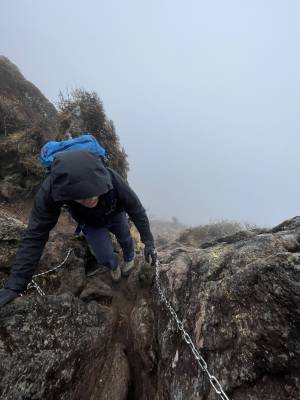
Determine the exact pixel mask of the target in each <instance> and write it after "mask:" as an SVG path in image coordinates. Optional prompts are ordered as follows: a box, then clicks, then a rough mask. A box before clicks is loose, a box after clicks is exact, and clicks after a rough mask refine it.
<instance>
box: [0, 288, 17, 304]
mask: <svg viewBox="0 0 300 400" xmlns="http://www.w3.org/2000/svg"><path fill="white" fill-rule="evenodd" d="M16 297H18V293H17V292H15V291H14V290H11V289H0V307H1V306H4V304H6V303H9V302H10V301H12V300H13V299H15V298H16Z"/></svg>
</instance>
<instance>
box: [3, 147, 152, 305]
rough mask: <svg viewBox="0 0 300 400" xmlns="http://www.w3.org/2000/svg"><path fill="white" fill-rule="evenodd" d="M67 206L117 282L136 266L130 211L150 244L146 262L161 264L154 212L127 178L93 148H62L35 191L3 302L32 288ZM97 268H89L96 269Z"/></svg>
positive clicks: (91, 246) (94, 250)
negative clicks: (118, 251) (119, 253)
mask: <svg viewBox="0 0 300 400" xmlns="http://www.w3.org/2000/svg"><path fill="white" fill-rule="evenodd" d="M63 206H64V207H65V206H66V207H67V208H68V210H69V211H70V213H71V215H72V217H73V218H74V219H75V221H77V223H78V228H77V231H82V233H83V234H84V236H85V238H86V240H87V242H88V244H89V246H90V248H91V250H92V252H93V254H94V255H95V257H96V259H97V262H98V264H99V265H105V266H107V267H108V268H109V269H110V274H111V277H112V280H113V281H114V282H118V281H119V280H120V279H121V276H122V275H123V276H127V275H128V274H129V273H130V272H131V271H132V268H133V267H134V256H135V253H134V243H133V239H132V236H131V234H130V228H129V223H128V218H127V215H128V216H129V217H130V218H131V220H132V221H133V223H134V224H135V226H136V227H137V229H138V231H139V233H140V236H141V240H142V242H143V243H144V244H145V249H144V256H145V259H146V261H147V262H151V265H155V263H156V259H157V254H156V249H155V245H154V239H153V236H152V233H151V230H150V226H149V220H148V217H147V215H146V212H145V209H144V207H143V206H142V204H141V202H140V200H139V198H138V196H137V195H136V194H135V193H134V191H133V190H132V189H131V188H130V187H129V185H128V184H127V183H126V182H125V180H124V179H123V178H122V177H121V176H120V175H119V174H118V173H117V172H115V171H114V170H112V169H111V168H108V167H106V166H105V165H104V164H103V162H102V160H101V158H100V157H98V156H97V155H96V154H93V153H92V152H89V151H73V152H62V153H58V154H57V155H56V157H55V159H54V162H53V165H52V167H51V172H50V173H49V174H48V176H47V177H46V178H45V180H44V182H43V183H42V185H41V187H40V189H39V190H38V192H37V194H36V196H35V199H34V204H33V208H32V211H31V215H30V218H29V223H28V227H27V229H26V230H25V234H24V237H23V240H22V242H21V244H20V246H19V248H18V251H17V255H16V260H15V263H14V265H13V267H12V269H11V272H10V275H9V277H8V279H7V281H6V283H5V286H4V288H3V289H0V305H4V304H6V303H8V302H9V301H11V300H13V299H14V298H16V297H17V296H18V295H19V294H20V293H22V292H23V291H24V290H26V288H27V284H28V283H29V282H30V281H31V278H32V276H33V274H34V271H35V269H36V267H37V265H38V262H39V260H40V257H41V255H42V252H43V249H44V247H45V244H46V242H47V240H48V238H49V232H50V230H51V229H52V228H53V227H54V226H55V225H56V223H57V221H58V218H59V215H60V211H61V208H62V207H63ZM110 232H111V233H113V234H114V235H115V236H116V238H117V240H118V242H119V244H120V246H121V248H122V251H123V258H124V263H122V266H120V264H119V260H118V256H117V254H115V252H114V248H113V244H112V241H111V238H110ZM99 265H98V266H99ZM94 272H95V271H89V273H90V274H92V273H94Z"/></svg>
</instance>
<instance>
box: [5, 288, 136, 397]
mask: <svg viewBox="0 0 300 400" xmlns="http://www.w3.org/2000/svg"><path fill="white" fill-rule="evenodd" d="M113 326H114V319H113V318H112V315H111V312H110V310H109V309H107V308H101V307H99V306H98V305H97V304H96V303H89V304H88V305H86V304H84V303H83V302H81V301H80V300H76V299H75V298H74V297H72V296H69V295H62V296H49V297H46V298H41V297H37V296H30V297H26V298H21V299H18V301H16V302H14V303H12V304H9V305H7V306H6V307H4V308H1V309H0V353H1V366H0V369H1V374H0V396H1V398H3V399H4V398H5V399H7V400H19V399H20V400H21V399H25V398H30V399H45V400H48V399H64V400H65V399H74V400H76V399H78V400H79V399H82V398H87V399H96V398H97V399H98V398H102V399H104V398H106V397H103V396H102V395H101V393H102V391H103V390H104V389H103V383H101V382H100V379H101V377H103V376H104V375H108V377H110V376H112V374H115V370H116V366H115V363H116V357H117V356H116V350H115V349H112V350H111V351H110V350H109V349H110V339H111V335H112V330H113ZM119 358H120V357H119ZM91 361H92V364H91ZM110 371H111V372H110ZM104 372H105V374H104ZM119 373H120V375H121V376H122V374H123V375H124V376H125V377H126V379H124V382H123V386H124V387H123V386H122V385H121V383H119V386H122V387H120V388H119V390H118V391H115V396H112V397H110V398H111V399H113V400H121V399H125V398H126V397H125V396H124V393H126V391H127V390H128V384H127V382H128V379H129V378H128V376H129V372H128V366H127V364H126V362H125V361H124V362H123V364H119ZM109 382H110V384H112V383H113V382H112V380H109V379H107V382H106V383H105V384H106V385H107V384H108V383H109ZM106 391H107V390H106Z"/></svg>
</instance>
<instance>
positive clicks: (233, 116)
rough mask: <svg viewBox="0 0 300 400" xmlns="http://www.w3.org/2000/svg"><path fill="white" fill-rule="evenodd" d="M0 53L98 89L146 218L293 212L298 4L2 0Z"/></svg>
mask: <svg viewBox="0 0 300 400" xmlns="http://www.w3.org/2000/svg"><path fill="white" fill-rule="evenodd" d="M0 15H1V25H0V54H3V55H5V56H7V57H8V58H10V59H11V61H13V62H14V63H16V64H17V65H18V66H19V68H20V69H21V71H22V72H23V74H24V75H25V77H26V78H27V79H29V80H31V81H32V82H33V83H35V84H36V85H37V86H38V87H39V88H40V89H41V90H42V92H43V93H44V94H45V95H46V96H47V97H48V98H49V99H50V100H51V101H56V100H57V95H58V92H59V90H64V89H66V88H69V89H72V88H74V87H77V86H79V87H84V88H85V89H87V90H95V91H96V92H97V93H98V94H99V96H100V97H101V99H102V100H103V102H104V106H105V110H106V113H107V115H108V116H109V117H110V118H111V119H113V121H114V123H115V125H116V128H117V132H118V134H119V136H120V140H121V143H122V145H123V146H124V147H125V150H126V152H127V153H128V156H129V162H130V168H131V170H130V174H129V182H130V183H131V186H132V187H133V188H134V189H135V191H136V192H137V193H138V195H139V196H140V198H141V200H142V201H143V203H144V206H145V207H146V208H147V209H149V213H150V214H151V215H152V216H154V217H157V218H158V217H163V218H167V219H169V218H171V217H172V216H176V217H178V218H179V219H180V220H182V222H185V223H187V224H191V225H195V224H199V223H204V222H207V221H210V220H217V219H222V218H224V219H231V220H239V221H249V222H255V223H257V224H259V225H273V224H277V223H279V222H281V221H282V220H283V219H286V218H289V217H292V216H294V215H297V214H299V207H300V202H299V197H300V196H299V195H300V189H299V188H300V186H299V181H300V161H299V145H300V136H299V128H300V120H299V104H300V101H299V100H300V90H299V89H300V73H299V71H300V68H299V67H300V56H299V33H300V24H299V17H300V3H299V1H289V0H287V1H276V0H270V1H268V0H264V1H261V0H251V1H244V0H240V1H237V0H236V1H233V0H226V1H224V0H218V1H209V2H208V1H200V0H195V1H189V0H188V1H184V2H183V1H174V0H172V1H171V0H154V1H153V0H152V1H145V0H130V1H128V0H123V1H122V0H118V1H114V0H110V1H101V0H98V1H96V0H95V1H85V2H83V1H75V0H72V1H69V0H68V1H66V0H60V1H57V0H52V1H51V2H50V1H48V2H46V1H37V0H36V1H28V0H22V1H20V0H18V1H16V0H9V1H6V0H1V2H0Z"/></svg>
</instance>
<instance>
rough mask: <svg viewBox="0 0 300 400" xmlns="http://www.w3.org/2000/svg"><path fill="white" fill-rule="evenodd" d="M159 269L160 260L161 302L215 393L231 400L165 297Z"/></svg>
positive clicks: (158, 280)
mask: <svg viewBox="0 0 300 400" xmlns="http://www.w3.org/2000/svg"><path fill="white" fill-rule="evenodd" d="M159 268H160V262H159V260H157V261H156V264H155V282H156V286H157V290H158V294H159V297H160V300H161V301H162V302H163V303H164V304H165V306H166V307H167V309H168V311H169V312H170V314H171V315H172V316H173V318H174V320H175V322H176V325H177V328H178V330H179V331H180V332H181V335H182V338H183V340H184V341H185V342H186V344H187V345H188V346H189V347H190V350H191V351H192V353H193V355H194V357H195V359H196V361H197V363H198V364H199V366H200V368H201V370H202V371H203V372H205V373H206V374H207V377H208V379H209V382H210V384H211V386H212V388H213V389H214V390H215V392H216V393H217V394H218V395H219V396H220V398H221V399H222V400H229V397H228V396H227V395H226V394H225V392H224V390H223V389H222V386H221V384H220V382H219V381H218V379H217V378H216V377H215V376H214V375H212V374H211V373H210V372H209V370H208V367H207V363H206V361H205V360H204V358H203V357H202V356H201V354H200V353H199V351H198V350H197V348H196V346H195V345H194V343H193V340H192V338H191V336H190V335H189V334H188V332H187V331H186V330H185V328H184V325H183V322H182V321H181V320H180V319H179V318H178V316H177V314H176V311H175V310H174V308H173V307H172V305H171V303H170V302H169V300H168V299H167V298H166V296H165V294H164V292H163V290H162V287H161V285H160V279H159Z"/></svg>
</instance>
